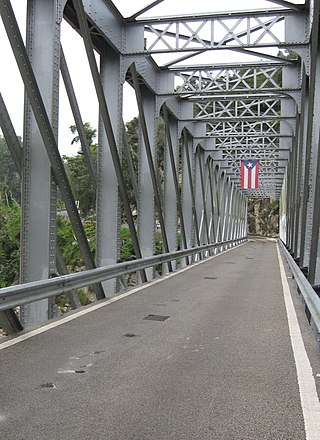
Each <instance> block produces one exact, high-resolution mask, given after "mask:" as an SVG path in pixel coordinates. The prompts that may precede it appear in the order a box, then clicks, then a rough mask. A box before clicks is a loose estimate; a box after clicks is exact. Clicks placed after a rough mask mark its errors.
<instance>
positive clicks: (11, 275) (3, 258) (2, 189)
mask: <svg viewBox="0 0 320 440" xmlns="http://www.w3.org/2000/svg"><path fill="white" fill-rule="evenodd" d="M20 219H21V208H20V205H19V203H18V202H17V201H16V200H15V199H14V197H13V193H12V191H11V188H10V187H9V185H8V184H6V183H0V287H7V286H10V285H11V284H13V283H14V282H17V281H18V279H19V259H20V252H19V249H20Z"/></svg>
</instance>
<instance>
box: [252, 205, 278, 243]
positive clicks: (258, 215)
mask: <svg viewBox="0 0 320 440" xmlns="http://www.w3.org/2000/svg"><path fill="white" fill-rule="evenodd" d="M248 225H249V234H252V235H262V236H264V237H274V236H277V235H278V233H279V200H277V199H274V198H270V199H249V204H248Z"/></svg>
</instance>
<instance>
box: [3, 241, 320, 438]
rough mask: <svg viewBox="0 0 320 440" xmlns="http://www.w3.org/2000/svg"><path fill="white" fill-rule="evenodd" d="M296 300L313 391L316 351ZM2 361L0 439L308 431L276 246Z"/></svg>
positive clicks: (251, 249)
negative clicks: (312, 371) (311, 368)
mask: <svg viewBox="0 0 320 440" xmlns="http://www.w3.org/2000/svg"><path fill="white" fill-rule="evenodd" d="M288 277H289V282H290V283H291V284H292V280H290V275H288ZM293 297H294V303H295V305H296V309H297V313H298V317H299V320H300V322H301V331H302V334H303V337H304V339H305V345H306V348H307V352H308V355H309V357H310V362H311V365H312V367H313V369H314V377H315V380H316V382H317V381H318V383H317V387H318V392H319V383H320V379H319V377H320V355H319V349H318V346H317V343H316V341H315V338H314V336H313V334H312V332H311V329H310V327H309V325H308V323H307V320H306V318H305V315H304V312H303V307H302V304H301V302H300V300H299V298H298V297H297V294H296V291H295V290H294V289H293ZM149 315H154V316H149ZM146 317H149V318H151V319H145V318H146ZM155 318H156V319H163V320H155ZM0 368H1V382H0V438H1V439H3V440H56V439H57V440H58V439H59V440H73V439H74V440H89V439H92V440H100V439H101V440H102V439H103V440H124V439H126V440H160V439H161V440H189V439H190V440H191V439H192V440H195V439H200V440H207V439H216V440H223V439H225V440H263V439H267V440H271V439H275V440H281V439H286V440H302V439H304V438H306V434H305V428H304V419H303V413H302V409H301V404H300V395H299V388H298V380H297V372H296V366H295V362H294V357H293V351H292V348H291V342H290V335H289V330H288V321H287V315H286V311H285V303H284V297H283V293H282V284H281V279H280V271H279V262H278V257H277V250H276V243H275V242H271V241H266V240H253V241H250V242H249V243H247V244H245V245H243V246H240V247H238V248H236V249H234V250H231V251H229V252H227V253H225V254H222V255H219V256H217V257H215V258H213V259H210V260H207V261H205V262H204V263H201V264H199V265H197V266H196V267H193V268H190V269H188V270H185V271H183V272H181V273H179V274H177V275H175V276H173V277H170V278H168V279H167V280H166V281H163V282H160V283H157V284H154V285H151V286H150V287H147V288H144V289H143V290H141V291H139V292H136V293H134V294H133V295H131V296H128V297H126V298H124V299H121V300H119V301H117V302H114V303H112V304H109V305H106V306H105V307H102V308H100V309H98V310H95V311H92V312H91V313H88V314H86V315H84V316H81V317H78V318H77V319H75V320H73V321H70V322H67V323H64V324H63V325H60V326H57V327H55V328H52V329H50V330H48V331H45V332H44V333H40V334H38V335H36V336H33V337H32V338H30V339H28V340H25V341H23V342H20V343H18V344H16V345H13V346H11V347H8V348H5V349H2V350H1V344H0ZM317 374H319V376H317ZM319 439H320V433H319Z"/></svg>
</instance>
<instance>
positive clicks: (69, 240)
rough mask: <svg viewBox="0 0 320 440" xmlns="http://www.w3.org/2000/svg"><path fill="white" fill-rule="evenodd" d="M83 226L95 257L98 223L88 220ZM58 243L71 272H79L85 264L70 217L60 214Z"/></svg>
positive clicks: (58, 219)
mask: <svg viewBox="0 0 320 440" xmlns="http://www.w3.org/2000/svg"><path fill="white" fill-rule="evenodd" d="M83 227H84V230H85V233H86V236H87V239H88V242H89V245H90V250H91V252H92V255H93V257H94V254H95V250H96V237H95V232H96V223H95V222H94V221H86V222H84V223H83ZM57 244H58V246H59V248H60V250H61V252H62V256H63V258H64V260H65V262H66V264H67V267H68V269H69V271H70V272H77V271H79V270H81V268H83V267H84V266H85V264H84V261H83V259H82V257H81V253H80V249H79V245H78V242H77V240H76V237H75V235H74V233H73V230H72V226H71V223H70V221H69V220H68V219H66V218H64V217H60V216H58V218H57Z"/></svg>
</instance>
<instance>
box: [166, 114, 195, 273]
mask: <svg viewBox="0 0 320 440" xmlns="http://www.w3.org/2000/svg"><path fill="white" fill-rule="evenodd" d="M163 116H164V120H165V126H166V130H165V131H166V136H167V146H168V152H169V158H170V164H171V171H172V176H173V183H174V189H175V193H176V200H177V207H178V213H179V217H180V227H181V237H182V241H183V246H184V248H185V249H187V247H188V243H187V235H186V230H185V225H184V217H183V210H182V204H181V196H180V189H179V183H178V178H177V170H176V166H175V160H174V154H173V145H172V139H171V134H170V130H169V117H168V110H167V107H166V105H164V106H163ZM186 264H187V265H188V264H189V258H186Z"/></svg>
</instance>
